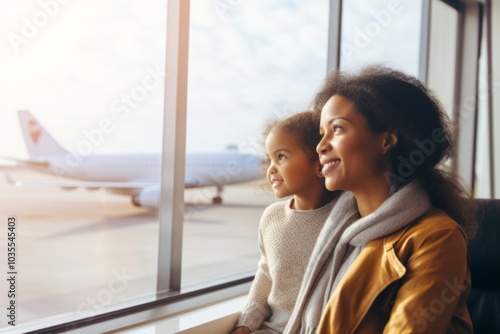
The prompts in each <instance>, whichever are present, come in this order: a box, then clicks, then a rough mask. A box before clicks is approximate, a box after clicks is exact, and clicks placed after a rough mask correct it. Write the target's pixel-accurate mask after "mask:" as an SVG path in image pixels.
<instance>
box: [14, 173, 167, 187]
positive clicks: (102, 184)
mask: <svg viewBox="0 0 500 334" xmlns="http://www.w3.org/2000/svg"><path fill="white" fill-rule="evenodd" d="M5 178H6V179H7V181H8V182H9V183H10V184H12V185H15V186H16V187H61V188H128V189H130V188H145V187H149V186H156V185H158V183H157V182H142V181H131V182H87V181H19V180H14V179H13V178H12V177H11V176H10V175H9V174H8V173H5Z"/></svg>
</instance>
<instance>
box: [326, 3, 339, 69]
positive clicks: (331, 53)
mask: <svg viewBox="0 0 500 334" xmlns="http://www.w3.org/2000/svg"><path fill="white" fill-rule="evenodd" d="M328 22H329V24H328V54H327V60H326V63H327V65H326V70H327V73H330V72H331V71H333V70H338V69H339V68H340V51H341V49H340V42H341V32H342V0H330V14H329V18H328Z"/></svg>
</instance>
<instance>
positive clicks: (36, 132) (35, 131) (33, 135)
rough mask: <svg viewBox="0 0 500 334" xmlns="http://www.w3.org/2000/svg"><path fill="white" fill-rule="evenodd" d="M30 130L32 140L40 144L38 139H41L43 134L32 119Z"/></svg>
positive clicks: (29, 124) (29, 125)
mask: <svg viewBox="0 0 500 334" xmlns="http://www.w3.org/2000/svg"><path fill="white" fill-rule="evenodd" d="M28 130H29V132H30V137H31V140H32V141H33V142H34V143H35V144H36V143H37V142H38V138H40V135H41V134H42V131H40V128H39V127H38V124H37V123H36V122H35V121H34V120H32V119H30V121H29V123H28Z"/></svg>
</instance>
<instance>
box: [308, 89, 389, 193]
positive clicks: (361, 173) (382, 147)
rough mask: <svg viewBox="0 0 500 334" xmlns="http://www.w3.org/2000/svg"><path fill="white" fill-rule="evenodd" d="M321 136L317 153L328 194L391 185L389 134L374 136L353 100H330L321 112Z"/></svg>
mask: <svg viewBox="0 0 500 334" xmlns="http://www.w3.org/2000/svg"><path fill="white" fill-rule="evenodd" d="M320 133H321V135H322V136H323V138H322V139H321V141H320V142H319V144H318V146H317V147H316V151H317V152H318V154H319V157H320V162H321V164H322V165H323V169H322V172H323V175H324V176H325V185H326V188H327V189H328V190H331V191H334V190H350V191H352V192H356V191H360V190H361V191H362V190H363V189H369V187H377V185H379V184H380V182H387V181H386V179H385V173H386V172H387V171H388V170H389V169H388V162H387V161H388V159H387V158H386V157H385V153H386V152H387V151H388V149H389V148H390V146H388V143H387V141H388V140H387V138H388V137H387V134H388V133H387V132H382V133H373V132H372V131H371V130H370V128H369V127H368V121H367V119H366V118H365V117H364V116H362V115H361V114H360V113H359V112H358V111H357V110H356V107H355V105H354V103H352V102H351V101H350V100H349V99H347V98H345V97H343V96H340V95H334V96H332V97H331V98H330V99H329V100H328V102H327V103H326V104H325V106H324V107H323V109H322V111H321V122H320Z"/></svg>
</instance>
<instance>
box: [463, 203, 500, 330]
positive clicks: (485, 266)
mask: <svg viewBox="0 0 500 334" xmlns="http://www.w3.org/2000/svg"><path fill="white" fill-rule="evenodd" d="M475 201H476V205H477V207H478V210H477V219H478V222H479V229H478V231H477V234H476V236H475V237H474V238H473V239H472V240H470V241H469V259H470V271H471V279H472V290H471V294H470V296H469V299H468V301H467V306H468V308H469V312H470V315H471V318H472V324H473V326H474V333H475V334H483V333H488V334H490V333H500V200H496V199H476V200H475Z"/></svg>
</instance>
